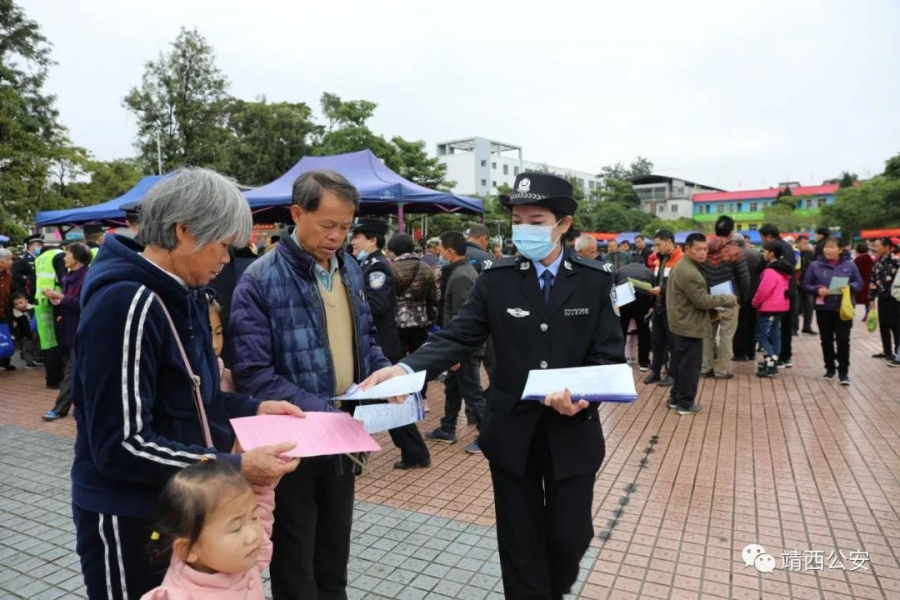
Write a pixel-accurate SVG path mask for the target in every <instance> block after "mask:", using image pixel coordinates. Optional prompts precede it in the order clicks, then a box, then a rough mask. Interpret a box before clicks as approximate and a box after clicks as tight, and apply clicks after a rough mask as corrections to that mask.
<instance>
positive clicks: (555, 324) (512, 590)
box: [362, 172, 625, 599]
mask: <svg viewBox="0 0 900 600" xmlns="http://www.w3.org/2000/svg"><path fill="white" fill-rule="evenodd" d="M500 202H501V203H502V204H503V205H504V206H506V207H508V208H510V210H511V212H512V222H513V226H512V229H513V241H514V242H515V245H516V248H518V250H519V252H520V253H521V255H522V256H521V257H518V258H508V259H504V260H501V261H496V262H494V263H492V264H491V265H490V266H489V267H486V268H485V269H484V271H483V272H482V274H481V275H480V276H479V277H478V279H477V281H476V282H475V286H474V287H473V288H472V291H471V293H470V295H469V299H468V301H467V302H466V303H465V304H464V305H463V306H462V308H460V310H459V313H458V314H457V316H456V318H455V319H454V320H453V321H452V322H450V324H449V326H448V327H447V328H446V329H444V330H442V331H440V332H437V333H435V334H433V335H432V336H431V337H430V338H429V340H428V343H427V344H425V345H424V346H422V347H421V348H419V350H417V351H416V352H415V353H413V354H412V355H410V356H408V357H406V358H404V359H403V360H402V361H401V362H400V363H399V364H398V365H396V366H394V367H390V368H387V369H382V370H380V371H377V372H376V373H375V374H374V375H373V376H372V377H370V378H369V379H367V380H366V381H365V382H363V384H362V385H363V387H371V386H373V385H375V384H377V383H379V382H381V381H384V380H387V379H391V378H393V377H396V376H399V375H403V374H405V373H407V372H408V371H419V370H427V372H428V374H429V376H436V375H437V374H439V373H441V372H442V371H444V370H445V369H447V368H449V367H450V366H452V365H454V364H456V363H458V362H461V361H462V360H464V359H465V358H466V357H468V356H470V355H471V354H472V353H473V352H475V351H477V350H478V349H479V348H480V347H481V345H482V344H483V343H484V341H485V340H486V339H487V337H488V336H489V335H490V336H493V337H494V343H495V346H496V349H497V364H496V367H495V370H494V374H493V377H492V378H491V387H490V389H489V390H488V392H487V410H486V411H485V417H484V422H483V424H482V428H481V437H480V445H481V449H482V451H483V453H484V456H485V457H486V458H487V460H488V462H489V464H490V469H491V479H492V481H493V485H494V502H495V508H496V514H497V537H498V541H499V551H500V566H501V569H502V573H503V587H504V593H505V595H506V597H507V598H512V599H518V598H561V597H562V595H563V594H565V593H568V592H569V591H570V589H571V586H572V584H573V583H575V580H576V577H577V576H578V568H579V561H580V560H581V558H582V556H583V555H584V552H585V551H586V550H587V548H588V546H589V545H590V541H591V538H592V537H593V524H592V510H591V503H592V500H593V487H594V480H595V477H596V474H597V471H598V469H599V468H600V465H601V463H602V461H603V457H604V453H605V445H604V439H603V430H602V428H601V426H600V419H599V415H598V406H597V404H596V403H588V402H587V401H585V400H580V401H578V402H573V401H572V397H571V394H570V393H569V391H568V390H566V389H565V382H562V381H561V382H559V390H558V391H557V392H555V393H553V394H550V395H548V396H547V397H546V398H545V399H544V402H543V404H542V403H538V402H534V401H527V400H524V401H523V400H521V398H522V393H523V391H524V389H525V383H526V381H527V379H528V374H529V372H530V371H531V370H539V369H549V368H562V367H580V366H587V365H604V364H615V363H624V362H625V357H624V342H623V339H622V330H621V328H620V327H619V315H618V311H617V310H616V308H615V304H614V298H613V287H614V283H615V282H614V277H613V275H612V268H611V267H610V266H608V265H603V264H601V263H599V262H597V261H593V260H589V259H585V258H582V257H581V256H579V255H578V254H576V253H574V252H571V251H567V250H566V249H565V248H564V246H563V243H562V240H563V237H564V234H565V232H566V231H567V230H568V229H569V228H570V227H571V226H572V215H573V214H574V213H575V209H576V208H577V204H576V201H575V200H574V198H573V190H572V184H571V183H569V182H568V181H566V180H565V179H562V178H560V177H557V176H555V175H550V174H547V173H533V172H525V173H520V174H519V175H518V176H517V177H516V181H515V186H514V187H513V192H512V194H511V195H509V196H506V195H503V196H500Z"/></svg>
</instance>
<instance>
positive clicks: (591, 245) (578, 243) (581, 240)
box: [575, 235, 597, 252]
mask: <svg viewBox="0 0 900 600" xmlns="http://www.w3.org/2000/svg"><path fill="white" fill-rule="evenodd" d="M596 249H597V240H595V239H594V237H593V236H591V235H580V236H578V239H577V240H575V252H578V251H580V250H596Z"/></svg>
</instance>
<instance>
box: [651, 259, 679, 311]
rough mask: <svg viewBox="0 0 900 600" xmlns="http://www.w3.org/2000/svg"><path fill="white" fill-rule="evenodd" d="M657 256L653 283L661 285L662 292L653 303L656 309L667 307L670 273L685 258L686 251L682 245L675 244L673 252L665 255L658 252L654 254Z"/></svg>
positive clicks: (657, 285)
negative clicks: (683, 250)
mask: <svg viewBox="0 0 900 600" xmlns="http://www.w3.org/2000/svg"><path fill="white" fill-rule="evenodd" d="M653 256H654V258H656V261H655V264H654V267H653V285H654V286H656V287H659V289H660V290H661V292H662V293H661V294H660V295H659V296H657V297H656V301H655V302H654V303H653V309H654V310H665V309H666V288H667V286H668V283H669V275H670V274H671V273H672V269H674V268H675V265H677V264H678V263H679V262H681V259H682V258H684V252H682V251H681V247H680V246H675V249H674V250H672V253H671V254H666V255H665V256H664V255H662V254H660V253H659V252H657V253H656V254H654V255H653Z"/></svg>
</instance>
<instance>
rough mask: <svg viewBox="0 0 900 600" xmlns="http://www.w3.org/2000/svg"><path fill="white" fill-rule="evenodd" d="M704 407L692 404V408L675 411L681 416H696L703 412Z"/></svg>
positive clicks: (679, 408) (678, 408)
mask: <svg viewBox="0 0 900 600" xmlns="http://www.w3.org/2000/svg"><path fill="white" fill-rule="evenodd" d="M702 411H703V407H702V406H700V405H699V404H697V403H694V404H691V406H690V408H681V407H680V406H679V407H677V408H676V409H675V412H676V413H678V414H679V415H696V414H697V413H698V412H702Z"/></svg>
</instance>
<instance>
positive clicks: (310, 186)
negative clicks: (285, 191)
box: [291, 169, 359, 212]
mask: <svg viewBox="0 0 900 600" xmlns="http://www.w3.org/2000/svg"><path fill="white" fill-rule="evenodd" d="M326 191H329V192H331V193H333V194H335V195H336V196H338V197H339V198H340V199H341V200H344V201H345V202H347V203H348V204H352V205H353V210H354V212H355V211H356V210H358V209H359V191H357V189H356V188H355V187H354V186H353V184H352V183H350V182H349V181H347V178H346V177H344V176H343V175H341V174H340V173H336V172H334V171H327V170H325V169H316V170H314V171H307V172H306V173H304V174H303V175H301V176H300V177H298V178H297V180H296V181H294V189H293V192H292V193H291V204H292V205H295V206H299V207H300V208H302V209H303V210H304V211H306V212H316V211H317V210H319V202H321V201H322V195H323V194H324V193H325V192H326Z"/></svg>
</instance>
